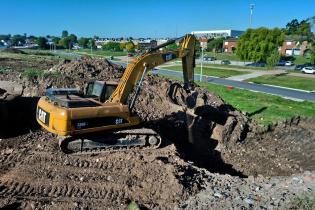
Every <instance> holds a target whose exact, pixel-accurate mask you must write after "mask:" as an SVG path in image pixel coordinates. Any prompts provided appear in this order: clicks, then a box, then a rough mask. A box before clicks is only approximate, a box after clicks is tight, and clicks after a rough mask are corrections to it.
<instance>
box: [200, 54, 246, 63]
mask: <svg viewBox="0 0 315 210" xmlns="http://www.w3.org/2000/svg"><path fill="white" fill-rule="evenodd" d="M204 55H205V56H213V57H216V58H217V59H218V60H230V61H240V58H239V57H238V56H237V55H236V54H235V53H213V52H205V53H204Z"/></svg>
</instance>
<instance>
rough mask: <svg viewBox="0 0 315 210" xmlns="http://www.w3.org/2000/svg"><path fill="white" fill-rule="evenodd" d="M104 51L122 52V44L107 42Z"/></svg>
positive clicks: (103, 47)
mask: <svg viewBox="0 0 315 210" xmlns="http://www.w3.org/2000/svg"><path fill="white" fill-rule="evenodd" d="M102 49H103V50H109V51H122V50H121V49H120V43H118V42H107V43H106V44H104V45H103V46H102Z"/></svg>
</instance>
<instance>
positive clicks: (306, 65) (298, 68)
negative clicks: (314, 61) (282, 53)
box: [294, 63, 312, 71]
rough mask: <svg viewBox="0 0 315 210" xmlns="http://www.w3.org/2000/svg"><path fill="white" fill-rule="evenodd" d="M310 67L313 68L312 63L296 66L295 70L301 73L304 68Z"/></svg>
mask: <svg viewBox="0 0 315 210" xmlns="http://www.w3.org/2000/svg"><path fill="white" fill-rule="evenodd" d="M308 66H312V65H311V64H310V63H306V64H300V65H296V66H295V67H294V70H299V71H301V70H302V69H303V68H304V67H308Z"/></svg>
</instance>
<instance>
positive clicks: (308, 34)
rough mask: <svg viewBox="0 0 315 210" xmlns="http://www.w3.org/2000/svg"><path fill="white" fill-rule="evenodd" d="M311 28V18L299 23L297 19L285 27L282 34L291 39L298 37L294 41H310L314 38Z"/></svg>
mask: <svg viewBox="0 0 315 210" xmlns="http://www.w3.org/2000/svg"><path fill="white" fill-rule="evenodd" d="M312 27H313V17H311V18H308V19H306V20H301V22H299V21H298V20H297V19H294V20H292V21H291V22H289V23H288V24H287V25H286V27H285V29H284V32H285V34H286V35H289V36H291V37H292V36H293V37H298V38H295V39H299V40H300V41H304V40H308V41H310V39H312V38H313V36H314V34H313V33H312V30H311V29H312Z"/></svg>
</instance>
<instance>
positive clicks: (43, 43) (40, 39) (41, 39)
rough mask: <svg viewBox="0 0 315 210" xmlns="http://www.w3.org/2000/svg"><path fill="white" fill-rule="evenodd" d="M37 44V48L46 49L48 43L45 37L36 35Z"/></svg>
mask: <svg viewBox="0 0 315 210" xmlns="http://www.w3.org/2000/svg"><path fill="white" fill-rule="evenodd" d="M37 44H38V47H39V49H47V48H48V44H47V39H46V38H45V37H42V36H41V37H38V39H37Z"/></svg>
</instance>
